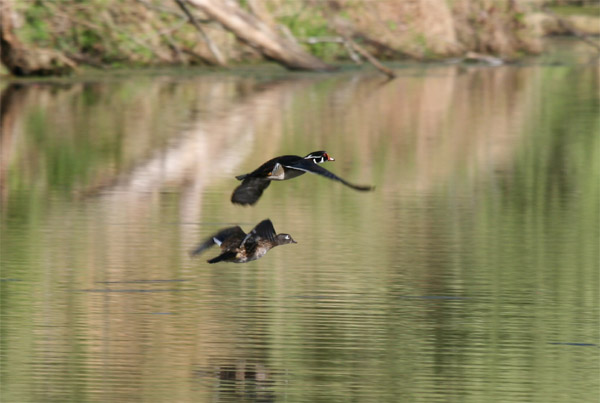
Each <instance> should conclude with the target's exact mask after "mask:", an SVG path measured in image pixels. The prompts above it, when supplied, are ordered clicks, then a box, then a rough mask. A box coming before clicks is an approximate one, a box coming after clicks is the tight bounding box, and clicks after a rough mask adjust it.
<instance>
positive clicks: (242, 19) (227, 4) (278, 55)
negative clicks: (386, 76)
mask: <svg viewBox="0 0 600 403" xmlns="http://www.w3.org/2000/svg"><path fill="white" fill-rule="evenodd" d="M188 2H189V3H190V4H192V5H193V6H195V7H197V8H198V9H200V10H201V11H202V12H203V13H204V14H206V15H207V16H208V17H210V18H211V19H213V20H215V21H217V22H218V23H219V24H221V25H222V26H223V27H225V28H226V29H227V30H229V31H231V32H232V33H233V34H234V35H235V36H236V37H237V38H238V39H239V40H241V41H243V42H245V43H246V44H248V45H249V46H251V47H253V48H254V49H256V50H257V51H258V52H260V53H261V54H262V55H263V56H264V57H265V58H267V59H271V60H274V61H276V62H278V63H280V64H282V65H283V66H285V67H286V68H288V69H290V70H313V71H330V70H334V67H332V66H330V65H328V64H327V63H325V62H323V61H322V60H320V59H319V58H317V57H315V56H313V55H311V54H309V53H307V52H306V51H305V50H304V49H302V48H301V47H300V46H299V45H297V44H296V43H294V42H291V41H289V40H287V39H285V38H284V37H282V36H281V35H278V34H277V33H276V32H275V31H274V30H273V29H272V28H271V27H269V26H268V25H267V24H265V23H264V22H263V21H262V20H261V19H260V18H258V17H256V16H255V15H253V14H250V13H248V12H246V11H245V10H243V9H242V8H241V7H240V5H239V4H238V3H237V2H235V1H233V0H188Z"/></svg>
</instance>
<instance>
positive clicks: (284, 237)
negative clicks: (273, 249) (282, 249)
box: [275, 234, 298, 245]
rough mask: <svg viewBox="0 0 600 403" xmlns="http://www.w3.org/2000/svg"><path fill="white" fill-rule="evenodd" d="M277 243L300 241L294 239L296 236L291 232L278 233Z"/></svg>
mask: <svg viewBox="0 0 600 403" xmlns="http://www.w3.org/2000/svg"><path fill="white" fill-rule="evenodd" d="M275 242H276V243H277V245H286V244H288V243H298V242H296V241H294V238H292V236H291V235H290V234H277V236H276V237H275Z"/></svg>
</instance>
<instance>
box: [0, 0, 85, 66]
mask: <svg viewBox="0 0 600 403" xmlns="http://www.w3.org/2000/svg"><path fill="white" fill-rule="evenodd" d="M12 15H13V14H12V11H11V9H10V5H9V1H8V0H0V59H1V60H2V64H4V66H6V68H7V69H8V70H9V71H10V72H11V73H12V74H14V75H16V76H45V75H62V74H68V73H71V72H72V71H73V70H75V68H76V64H75V62H73V61H72V60H70V59H69V58H67V57H66V56H64V55H63V54H62V53H60V52H57V51H54V50H49V49H39V48H28V47H25V46H23V44H22V43H21V41H19V39H18V38H17V36H16V35H15V34H14V27H13V24H12Z"/></svg>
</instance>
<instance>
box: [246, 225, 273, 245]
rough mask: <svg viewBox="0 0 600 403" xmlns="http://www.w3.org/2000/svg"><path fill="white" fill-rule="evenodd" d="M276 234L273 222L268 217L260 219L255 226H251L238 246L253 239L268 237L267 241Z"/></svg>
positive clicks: (271, 239)
mask: <svg viewBox="0 0 600 403" xmlns="http://www.w3.org/2000/svg"><path fill="white" fill-rule="evenodd" d="M276 236H277V234H276V233H275V227H273V223H272V222H271V220H269V219H268V218H267V219H266V220H262V221H261V222H259V223H258V224H256V227H254V228H252V231H250V232H248V235H246V237H245V238H244V240H243V241H242V244H241V245H240V246H243V245H244V244H247V243H248V242H250V241H252V240H255V239H258V238H260V239H268V240H269V241H273V240H275V237H276Z"/></svg>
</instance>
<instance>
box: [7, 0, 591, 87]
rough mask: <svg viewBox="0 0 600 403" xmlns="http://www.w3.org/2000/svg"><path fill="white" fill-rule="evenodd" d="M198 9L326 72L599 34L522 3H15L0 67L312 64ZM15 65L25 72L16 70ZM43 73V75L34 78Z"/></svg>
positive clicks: (515, 52) (573, 18) (587, 12)
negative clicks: (249, 25) (247, 23)
mask: <svg viewBox="0 0 600 403" xmlns="http://www.w3.org/2000/svg"><path fill="white" fill-rule="evenodd" d="M205 3H207V4H209V5H212V7H213V8H214V9H216V10H217V11H219V7H221V4H229V3H234V5H233V8H230V9H228V10H227V11H229V15H225V17H224V18H225V20H224V21H225V23H227V18H228V17H229V16H230V15H232V14H233V12H232V10H233V11H235V12H239V13H241V14H240V15H241V16H242V17H247V18H252V21H253V24H254V25H257V26H258V25H260V28H261V29H263V30H264V31H265V32H267V33H269V34H271V35H272V40H273V41H281V43H283V44H287V45H289V46H290V47H292V46H293V47H297V49H298V50H299V51H300V52H305V53H306V55H307V57H313V59H311V60H318V61H323V62H324V63H329V64H335V63H339V62H344V61H350V60H352V61H354V62H356V63H362V62H364V61H366V60H368V56H369V55H372V56H373V57H374V58H377V59H379V60H384V61H390V60H419V61H435V60H443V59H448V58H460V57H467V55H473V54H475V55H480V56H484V57H489V56H492V57H494V58H497V59H500V60H503V61H514V60H518V59H519V58H521V57H523V56H524V55H528V54H536V53H540V52H542V51H543V46H542V42H541V39H542V38H543V37H544V36H545V35H549V34H557V33H559V34H573V32H579V33H583V34H586V35H587V34H588V33H590V34H600V32H596V31H594V29H600V24H598V23H597V22H598V21H600V20H599V19H598V13H594V10H596V11H597V10H599V8H598V7H597V6H593V7H591V6H587V7H568V8H565V7H562V8H561V7H557V8H551V9H549V8H547V7H546V8H542V5H540V4H539V3H538V2H530V1H524V0H521V1H512V2H506V4H503V5H502V6H499V5H498V3H497V2H494V1H491V0H476V1H475V0H473V1H466V0H465V1H454V2H451V4H450V2H438V1H434V0H418V1H413V2H410V4H408V2H406V3H405V2H394V1H378V2H372V1H367V0H359V1H349V0H339V1H336V2H308V1H306V2H305V1H294V2H287V1H283V0H268V1H256V0H249V1H247V2H245V3H244V4H243V6H239V5H238V3H235V2H211V1H210V0H203V1H200V0H196V1H190V2H183V1H174V2H173V3H171V2H169V3H164V2H161V1H154V0H136V1H124V0H110V1H104V0H102V1H100V0H90V1H87V2H85V3H61V6H60V7H58V6H57V4H56V3H55V2H23V3H15V4H12V5H11V6H10V7H9V6H8V5H7V4H4V3H3V5H2V7H3V49H4V50H3V62H4V65H5V66H9V69H10V70H11V71H12V72H13V73H14V74H17V75H30V74H34V75H48V74H49V75H53V74H61V73H69V72H72V71H74V70H77V69H80V68H82V67H84V68H85V67H93V68H98V69H115V68H123V67H127V68H132V67H133V68H136V67H149V66H192V65H201V66H219V67H230V66H235V65H239V64H248V63H257V62H260V61H262V60H264V59H265V58H267V59H271V60H276V61H278V62H280V63H282V64H283V65H285V66H286V67H288V68H292V69H298V68H299V69H309V70H310V69H311V68H310V64H308V65H301V66H300V67H298V66H294V65H293V64H292V65H290V64H286V63H285V62H282V61H281V60H278V58H277V55H273V54H272V53H268V52H265V49H264V47H265V45H264V44H263V43H259V42H258V41H255V40H254V38H253V37H241V36H240V35H239V32H238V33H236V31H235V29H233V28H231V29H227V25H224V24H223V20H219V21H220V23H217V22H215V19H214V18H212V17H211V16H210V15H207V12H206V10H205V9H202V8H201V6H202V4H205ZM434 3H435V4H434ZM194 5H195V6H196V7H194ZM223 7H224V6H223ZM577 10H581V13H582V15H580V14H578V13H577ZM190 16H192V19H190ZM594 22H596V24H595V23H594ZM7 27H8V28H11V29H10V32H9V33H10V35H9V38H10V40H9V41H8V42H6V41H5V39H6V37H7V35H6V32H5V31H7V30H8V28H7ZM586 27H587V28H586ZM261 33H262V32H261ZM5 42H6V43H8V45H9V46H6V43H5ZM276 44H277V45H279V43H276ZM6 49H9V50H10V49H16V50H19V49H20V50H21V54H20V55H18V57H12V58H6V57H5V53H8V52H7V51H6ZM357 50H359V51H357ZM360 50H364V52H366V55H367V57H365V53H361V52H360ZM7 60H8V61H7ZM18 63H21V64H25V66H26V67H25V68H23V67H21V68H20V69H19V68H14V65H15V64H18ZM44 63H46V64H48V65H49V67H48V68H46V69H43V68H39V67H38V68H37V70H36V66H39V65H42V64H44ZM11 64H12V65H13V66H11ZM316 65H318V63H317V64H316ZM306 66H308V67H306ZM323 66H326V65H325V64H323V65H321V68H322V67H323ZM36 71H37V73H36Z"/></svg>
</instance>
